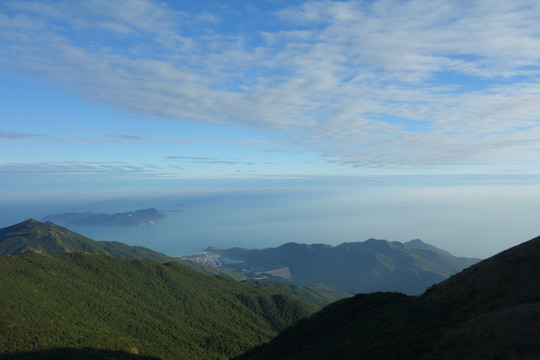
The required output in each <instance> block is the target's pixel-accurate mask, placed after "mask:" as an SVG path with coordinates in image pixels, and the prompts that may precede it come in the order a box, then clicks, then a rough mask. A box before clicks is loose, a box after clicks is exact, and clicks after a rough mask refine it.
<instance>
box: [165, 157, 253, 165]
mask: <svg viewBox="0 0 540 360" xmlns="http://www.w3.org/2000/svg"><path fill="white" fill-rule="evenodd" d="M165 159H167V160H176V161H181V162H187V163H192V164H225V165H239V164H241V165H253V163H252V162H246V161H238V160H223V159H219V158H214V157H196V156H173V155H171V156H166V157H165Z"/></svg>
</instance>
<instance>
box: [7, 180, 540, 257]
mask: <svg viewBox="0 0 540 360" xmlns="http://www.w3.org/2000/svg"><path fill="white" fill-rule="evenodd" d="M151 207H154V208H156V209H158V210H160V211H163V212H165V213H167V214H168V215H169V219H168V220H167V221H164V222H161V223H158V224H156V225H155V226H153V227H149V226H147V227H126V226H122V227H105V226H76V227H69V228H70V229H71V230H73V231H76V232H79V233H81V234H83V235H85V236H88V237H90V238H92V239H95V240H108V241H121V242H124V243H127V244H129V245H140V246H145V247H148V248H151V249H153V250H156V251H160V252H163V253H165V254H167V255H171V256H176V255H190V254H198V253H201V251H203V250H204V249H205V248H207V247H209V246H216V247H219V248H230V247H235V246H239V247H246V248H266V247H275V246H279V245H281V244H284V243H287V242H291V241H294V242H299V243H307V244H313V243H324V244H330V245H339V244H341V243H343V242H353V241H364V240H366V239H369V238H378V239H387V240H391V241H401V242H404V241H408V240H411V239H415V238H419V239H422V240H423V241H425V242H427V243H430V244H433V245H435V246H438V247H440V248H443V249H445V250H448V251H450V252H451V253H453V254H455V255H458V256H469V257H488V256H491V255H493V254H495V253H496V252H499V251H502V250H504V249H506V248H508V247H510V246H513V245H517V244H518V243H520V242H523V241H526V240H528V239H530V238H532V237H534V236H538V235H540V228H539V227H538V225H537V224H538V221H537V215H538V213H540V187H528V188H521V187H520V188H509V187H504V188H503V187H500V188H497V187H448V188H442V187H433V188H430V189H420V188H369V189H368V188H364V189H362V188H360V189H355V190H354V191H351V190H350V189H345V190H340V191H326V192H316V191H304V192H301V191H281V190H280V191H231V192H222V193H217V192H216V193H206V194H196V195H189V194H184V195H174V196H162V197H157V198H156V197H146V198H143V197H139V198H137V197H131V198H124V199H109V200H100V201H85V202H81V201H54V202H53V201H43V202H39V201H29V202H26V203H25V202H17V203H12V204H9V203H0V227H5V226H9V225H12V224H15V223H17V222H20V221H23V220H26V219H28V218H34V219H36V220H40V219H41V218H42V217H44V216H46V215H52V214H59V213H63V212H85V211H92V212H96V213H100V212H101V213H118V212H125V211H132V210H138V209H145V208H151Z"/></svg>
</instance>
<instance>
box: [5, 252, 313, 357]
mask: <svg viewBox="0 0 540 360" xmlns="http://www.w3.org/2000/svg"><path fill="white" fill-rule="evenodd" d="M0 273H1V274H2V275H3V276H2V277H1V278H0V304H1V306H0V354H2V353H4V355H5V354H13V353H16V352H28V351H33V352H36V351H46V350H50V349H54V348H75V349H84V348H91V349H97V350H100V349H101V350H110V351H127V352H129V351H130V350H131V349H134V348H136V349H137V351H138V352H139V353H140V354H141V355H144V356H153V357H159V358H164V359H225V358H228V357H229V356H233V355H237V354H239V353H241V352H242V351H244V350H246V349H247V348H249V347H251V346H254V345H257V344H260V343H262V342H265V341H268V340H269V339H270V338H271V337H273V336H274V335H275V334H276V333H277V332H278V331H280V330H282V329H283V328H284V327H286V326H288V325H290V324H292V323H294V322H295V321H296V320H298V319H299V318H302V317H305V316H307V315H309V314H310V313H312V312H313V311H314V309H313V308H312V307H310V306H308V305H306V304H305V303H302V302H301V301H299V300H297V299H294V298H291V297H288V296H286V295H283V292H282V291H280V290H278V289H275V288H269V287H260V286H257V285H256V284H253V283H240V282H237V281H235V280H233V279H230V278H227V277H211V276H208V275H205V274H202V273H200V272H197V271H194V270H191V269H189V268H187V267H185V266H182V265H180V264H178V263H176V262H171V263H169V264H167V265H162V264H159V263H156V262H154V261H152V260H147V259H143V260H133V261H122V260H118V259H115V258H112V257H109V256H101V255H94V254H82V253H68V254H63V255H41V254H38V253H25V254H22V255H15V256H1V257H0Z"/></svg>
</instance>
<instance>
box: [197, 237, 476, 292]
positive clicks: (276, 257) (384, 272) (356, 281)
mask: <svg viewBox="0 0 540 360" xmlns="http://www.w3.org/2000/svg"><path fill="white" fill-rule="evenodd" d="M207 251H208V252H210V253H215V254H218V255H219V256H221V257H223V258H224V259H226V260H225V261H223V263H222V265H221V266H223V267H224V268H227V269H230V270H236V271H241V272H243V273H244V274H246V276H248V277H250V276H251V277H257V276H262V275H264V276H269V277H273V278H275V276H274V274H275V272H276V271H277V270H281V272H282V273H285V274H287V277H288V278H285V279H284V280H288V281H290V282H292V283H295V284H297V285H301V286H309V285H313V284H316V283H320V284H324V285H326V286H329V287H331V288H334V289H337V290H341V291H347V292H349V293H358V292H364V293H367V292H375V291H400V292H404V293H407V294H416V295H418V294H421V293H422V292H423V291H424V290H425V289H426V288H428V287H429V286H431V285H433V284H435V283H437V282H440V281H442V280H444V279H446V278H447V277H448V276H450V275H452V274H454V273H456V272H458V271H460V270H462V269H464V268H466V267H469V266H471V265H473V264H474V263H476V262H478V261H480V259H474V258H463V257H456V256H453V255H452V254H450V253H449V252H447V251H445V250H442V249H439V248H436V247H435V246H433V245H429V244H426V243H424V242H421V241H420V240H413V241H412V242H408V243H400V242H397V241H387V240H378V239H373V238H372V239H368V240H366V241H364V242H345V243H342V244H339V245H337V246H331V245H327V244H299V243H294V242H289V243H286V244H283V245H280V246H278V247H275V248H266V249H246V248H231V249H217V248H213V247H210V248H207ZM230 260H238V261H230ZM283 270H286V271H283Z"/></svg>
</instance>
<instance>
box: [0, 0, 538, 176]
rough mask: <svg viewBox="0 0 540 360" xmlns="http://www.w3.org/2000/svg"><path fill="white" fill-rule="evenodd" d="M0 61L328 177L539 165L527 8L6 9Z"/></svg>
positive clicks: (531, 8) (141, 2)
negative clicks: (273, 142)
mask: <svg viewBox="0 0 540 360" xmlns="http://www.w3.org/2000/svg"><path fill="white" fill-rule="evenodd" d="M239 19H242V21H241V22H239V23H238V20H239ZM237 23H238V24H237ZM0 48H1V51H0V64H1V65H2V66H3V67H4V68H6V69H9V70H10V71H16V72H29V73H30V74H31V75H32V76H38V77H40V78H42V79H44V80H46V81H52V82H55V83H60V84H62V85H63V86H67V87H69V88H70V89H73V90H74V91H76V93H78V94H79V96H81V97H82V98H84V99H87V100H90V101H97V102H99V103H103V104H106V105H107V106H110V107H113V108H116V109H120V110H122V111H127V112H130V113H134V114H137V115H141V116H145V117H150V118H157V119H169V120H170V119H172V120H180V121H199V122H204V123H216V124H225V125H230V126H242V127H247V128H249V129H251V130H253V131H260V132H262V133H263V134H264V133H265V132H268V137H271V138H273V139H275V138H276V137H277V138H278V139H279V140H280V141H282V142H284V143H286V144H291V145H294V146H299V147H303V148H306V149H309V150H315V151H318V152H319V153H321V154H322V155H323V156H325V157H326V158H328V159H331V160H332V161H335V162H337V163H339V164H345V165H349V166H359V167H374V166H383V167H388V166H392V167H393V166H398V167H403V166H406V167H407V166H413V167H438V166H461V165H466V166H469V165H486V166H490V165H496V166H508V165H519V166H525V167H530V166H532V165H536V164H538V160H539V158H538V150H539V149H540V140H539V139H540V126H539V125H540V123H539V120H540V81H539V80H540V72H539V71H540V4H539V3H538V2H536V1H513V2H507V1H491V0H490V1H487V0H478V1H471V2H461V1H431V2H425V1H414V0H413V1H405V2H403V1H382V0H380V1H373V2H360V1H342V2H337V1H313V2H303V3H300V4H299V5H295V6H290V7H287V8H277V7H273V8H271V9H270V10H268V9H265V10H264V12H263V10H262V9H260V8H256V7H255V8H253V7H251V8H248V5H239V6H238V8H232V7H227V6H215V7H212V8H209V9H201V8H191V9H177V8H175V7H174V4H172V3H171V4H166V3H161V2H159V3H158V2H153V1H146V0H137V1H115V2H110V1H104V0H87V1H80V2H76V3H74V2H70V1H54V2H49V1H40V2H33V1H6V2H4V3H3V4H2V5H0ZM3 134H4V137H7V138H8V139H13V137H14V136H15V135H13V134H14V132H10V131H4V132H3ZM23 135H24V137H26V136H28V135H29V134H22V135H20V136H23ZM18 136H19V135H18ZM16 138H18V137H16Z"/></svg>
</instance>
